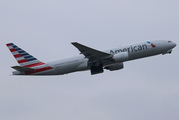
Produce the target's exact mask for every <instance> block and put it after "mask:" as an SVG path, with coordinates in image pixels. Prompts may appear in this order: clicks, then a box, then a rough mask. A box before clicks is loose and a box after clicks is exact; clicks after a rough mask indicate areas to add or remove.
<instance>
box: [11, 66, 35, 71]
mask: <svg viewBox="0 0 179 120" xmlns="http://www.w3.org/2000/svg"><path fill="white" fill-rule="evenodd" d="M11 68H13V69H15V70H17V71H21V72H27V71H35V69H33V68H28V67H22V66H12V67H11Z"/></svg>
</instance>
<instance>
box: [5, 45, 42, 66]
mask: <svg viewBox="0 0 179 120" xmlns="http://www.w3.org/2000/svg"><path fill="white" fill-rule="evenodd" d="M6 45H7V47H8V48H9V50H10V51H11V53H12V55H13V56H14V57H15V59H16V60H17V62H18V63H19V64H20V66H23V67H29V68H30V67H35V66H39V65H43V64H45V63H43V62H41V61H39V60H37V58H35V57H33V56H32V55H30V54H29V53H27V52H26V51H24V50H22V49H21V48H19V47H18V46H16V45H14V44H13V43H8V44H6Z"/></svg>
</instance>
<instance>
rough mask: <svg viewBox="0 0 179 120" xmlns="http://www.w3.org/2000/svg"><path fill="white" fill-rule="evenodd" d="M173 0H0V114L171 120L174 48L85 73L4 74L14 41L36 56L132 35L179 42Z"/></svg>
mask: <svg viewBox="0 0 179 120" xmlns="http://www.w3.org/2000/svg"><path fill="white" fill-rule="evenodd" d="M178 6H179V1H178V0H150V1H145V0H89V1H84V0H18V1H14V0H1V1H0V44H1V47H0V54H1V59H2V61H1V63H0V66H1V72H0V78H1V79H0V120H42V119H43V120H178V119H179V114H178V113H179V73H178V71H179V66H178V61H179V56H178V51H179V47H178V46H177V47H176V48H174V50H173V53H172V54H171V55H164V56H162V55H159V56H155V57H150V58H145V59H140V60H135V61H131V62H126V63H124V65H125V69H123V70H119V71H114V72H109V71H105V72H104V73H103V74H98V75H94V76H91V75H90V72H89V71H85V72H77V73H72V74H68V75H63V76H45V77H43V76H41V77H37V76H11V72H12V71H13V70H12V69H11V68H10V67H11V66H14V65H18V64H17V62H16V60H15V59H14V58H13V56H12V55H11V53H10V52H9V50H8V49H7V47H6V46H5V44H6V43H8V42H13V43H15V44H17V45H18V46H19V47H21V48H22V49H24V50H26V51H27V52H29V53H30V54H32V55H34V56H35V57H37V58H38V59H40V60H41V61H43V62H48V61H51V60H56V59H60V58H64V57H68V56H74V55H77V54H79V51H78V50H77V49H76V48H75V47H74V46H72V45H71V42H74V41H76V42H79V43H82V44H85V45H87V46H90V47H93V48H95V49H99V50H104V49H108V48H112V47H116V46H118V45H125V44H130V43H135V42H140V41H146V40H154V39H166V40H172V41H174V42H175V43H177V44H178V43H179V12H178V11H179V7H178Z"/></svg>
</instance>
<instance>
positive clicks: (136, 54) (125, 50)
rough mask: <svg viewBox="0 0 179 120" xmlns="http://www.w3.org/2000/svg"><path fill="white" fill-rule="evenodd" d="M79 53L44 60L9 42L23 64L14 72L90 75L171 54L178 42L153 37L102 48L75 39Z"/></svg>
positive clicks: (8, 45) (10, 48) (15, 55)
mask: <svg viewBox="0 0 179 120" xmlns="http://www.w3.org/2000/svg"><path fill="white" fill-rule="evenodd" d="M71 44H72V45H74V46H75V47H76V48H77V49H78V50H79V51H80V55H78V56H75V57H70V58H65V59H60V60H56V61H52V62H47V63H44V62H42V61H40V60H38V59H37V58H35V57H33V56H32V55H30V54H29V53H27V52H26V51H24V50H22V49H21V48H19V47H18V46H16V45H15V44H13V43H8V44H6V45H7V47H8V48H9V50H10V52H11V53H12V54H13V56H14V57H15V59H16V60H17V62H18V63H19V64H20V66H12V67H11V68H13V69H15V70H16V71H13V72H12V73H13V75H63V74H68V73H72V72H77V71H86V70H90V71H91V75H95V74H99V73H103V72H104V69H106V70H110V71H115V70H120V69H123V68H124V65H123V63H124V62H126V61H131V60H135V59H140V58H144V57H149V56H154V55H159V54H163V55H165V54H170V53H171V52H172V49H173V48H174V47H175V46H176V43H174V42H172V41H169V40H151V41H145V42H141V43H136V44H132V45H124V46H119V47H116V48H113V49H108V50H104V51H99V50H96V49H93V48H90V47H87V46H85V45H82V44H80V43H77V42H72V43H71Z"/></svg>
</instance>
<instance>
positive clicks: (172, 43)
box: [168, 41, 177, 48]
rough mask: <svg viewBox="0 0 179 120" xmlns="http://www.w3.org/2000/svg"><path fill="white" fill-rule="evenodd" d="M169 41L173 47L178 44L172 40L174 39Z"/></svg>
mask: <svg viewBox="0 0 179 120" xmlns="http://www.w3.org/2000/svg"><path fill="white" fill-rule="evenodd" d="M168 42H169V43H170V46H171V47H172V48H174V47H175V46H176V45H177V44H176V43H174V42H172V41H168Z"/></svg>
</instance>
